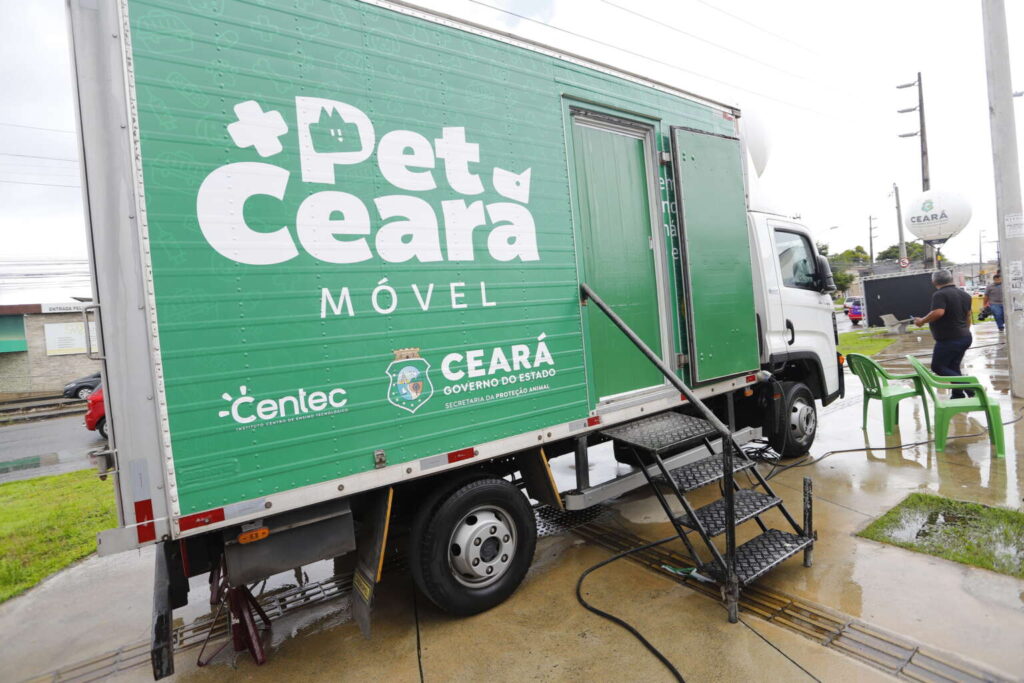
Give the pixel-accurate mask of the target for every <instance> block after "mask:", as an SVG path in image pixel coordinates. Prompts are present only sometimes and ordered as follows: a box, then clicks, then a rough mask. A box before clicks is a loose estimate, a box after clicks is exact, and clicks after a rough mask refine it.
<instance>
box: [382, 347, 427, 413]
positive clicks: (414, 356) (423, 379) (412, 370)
mask: <svg viewBox="0 0 1024 683" xmlns="http://www.w3.org/2000/svg"><path fill="white" fill-rule="evenodd" d="M387 375H388V379H389V380H390V383H389V384H388V401H389V402H390V403H391V405H393V406H396V407H398V408H401V409H402V410H408V411H409V412H410V413H415V412H416V411H417V410H419V408H420V406H422V405H423V404H424V403H426V402H427V401H429V400H430V397H431V396H433V395H434V385H433V384H431V382H430V363H428V362H427V361H426V359H424V358H420V350H419V349H418V348H409V349H396V350H395V360H393V361H391V365H389V366H388V369H387Z"/></svg>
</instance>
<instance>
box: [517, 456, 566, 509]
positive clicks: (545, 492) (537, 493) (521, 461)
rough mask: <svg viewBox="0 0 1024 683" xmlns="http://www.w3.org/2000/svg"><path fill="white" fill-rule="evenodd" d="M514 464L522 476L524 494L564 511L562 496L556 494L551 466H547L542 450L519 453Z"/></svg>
mask: <svg viewBox="0 0 1024 683" xmlns="http://www.w3.org/2000/svg"><path fill="white" fill-rule="evenodd" d="M516 464H517V465H519V473H520V474H522V475H523V482H524V483H525V484H526V492H527V493H528V494H530V498H533V499H534V500H536V501H537V502H539V503H542V504H544V505H550V506H551V507H553V508H557V509H559V510H564V509H565V506H564V505H563V504H562V496H560V495H559V494H558V485H557V484H556V483H555V475H553V474H552V473H551V466H550V465H548V457H547V455H546V454H545V453H544V449H543V448H539V449H537V450H536V451H527V452H526V453H520V454H519V455H518V456H516Z"/></svg>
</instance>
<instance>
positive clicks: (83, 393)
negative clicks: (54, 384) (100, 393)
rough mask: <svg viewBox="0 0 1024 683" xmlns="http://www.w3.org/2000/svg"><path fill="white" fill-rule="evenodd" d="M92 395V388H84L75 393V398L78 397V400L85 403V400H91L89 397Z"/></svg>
mask: <svg viewBox="0 0 1024 683" xmlns="http://www.w3.org/2000/svg"><path fill="white" fill-rule="evenodd" d="M91 394H92V387H82V388H81V389H79V390H78V391H76V392H75V396H77V397H78V398H80V399H82V400H83V401H84V400H85V399H87V398H89V396H90V395H91Z"/></svg>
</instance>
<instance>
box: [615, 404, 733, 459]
mask: <svg viewBox="0 0 1024 683" xmlns="http://www.w3.org/2000/svg"><path fill="white" fill-rule="evenodd" d="M601 434H602V435H604V436H606V437H608V438H609V439H614V440H615V441H621V442H622V443H624V444H626V445H629V446H633V447H635V448H639V449H641V450H644V451H649V452H652V453H657V454H658V455H659V456H660V455H664V454H666V453H675V452H678V451H681V450H683V449H685V448H689V447H691V446H695V445H697V444H699V443H700V442H701V441H703V440H704V439H705V438H706V437H711V438H715V437H717V436H718V432H717V431H715V428H714V427H712V426H711V423H710V422H708V421H707V420H702V419H700V418H699V417H692V416H690V415H680V414H679V413H673V412H668V413H661V414H660V415H652V416H651V417H645V418H643V419H641V420H636V421H635V422H630V423H628V424H624V425H621V426H619V427H612V428H610V429H605V430H602V431H601Z"/></svg>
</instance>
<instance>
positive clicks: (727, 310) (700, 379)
mask: <svg viewBox="0 0 1024 683" xmlns="http://www.w3.org/2000/svg"><path fill="white" fill-rule="evenodd" d="M741 154H742V150H741V148H740V143H739V140H738V139H736V138H733V137H728V136H725V135H714V134H710V133H706V132H704V131H699V130H693V129H690V128H683V127H679V126H673V127H672V165H673V174H674V175H675V181H676V202H677V204H678V207H679V209H678V216H679V220H680V223H681V235H682V244H683V262H684V264H685V275H686V290H687V296H686V302H687V311H686V316H687V323H686V326H687V330H688V332H689V337H690V359H691V361H690V366H691V375H692V377H693V381H694V383H697V384H700V383H704V382H711V381H714V380H716V379H720V378H723V377H730V376H734V375H738V374H742V373H745V372H750V371H752V370H756V369H757V368H758V367H759V365H760V361H759V358H758V343H757V321H756V317H755V313H754V284H753V275H752V273H751V268H752V267H751V264H750V241H749V239H750V238H749V235H748V232H747V202H746V194H745V192H744V189H743V167H742V163H741V160H742V157H741Z"/></svg>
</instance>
